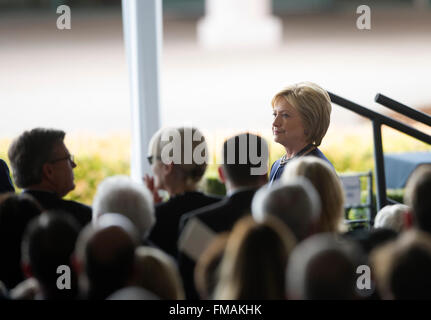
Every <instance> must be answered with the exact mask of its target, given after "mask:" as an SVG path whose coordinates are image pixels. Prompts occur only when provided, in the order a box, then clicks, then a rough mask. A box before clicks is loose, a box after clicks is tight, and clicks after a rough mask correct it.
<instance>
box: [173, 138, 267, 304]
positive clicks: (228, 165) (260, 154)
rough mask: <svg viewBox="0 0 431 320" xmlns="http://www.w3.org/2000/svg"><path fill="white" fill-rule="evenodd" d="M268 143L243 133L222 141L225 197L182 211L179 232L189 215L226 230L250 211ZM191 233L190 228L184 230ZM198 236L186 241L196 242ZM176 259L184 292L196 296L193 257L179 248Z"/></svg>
mask: <svg viewBox="0 0 431 320" xmlns="http://www.w3.org/2000/svg"><path fill="white" fill-rule="evenodd" d="M267 172H268V146H267V144H266V142H265V140H264V139H262V138H261V137H259V136H257V135H254V134H250V133H245V134H241V135H237V136H234V137H232V138H230V139H228V140H227V141H225V143H224V144H223V164H222V165H221V166H220V167H219V176H220V179H221V181H222V182H223V183H225V185H226V190H227V197H226V198H225V199H224V200H222V201H220V202H218V203H215V204H213V205H210V206H206V207H203V208H201V209H198V210H195V211H192V212H190V213H188V214H186V215H185V216H184V217H183V218H182V219H181V222H180V230H181V231H180V232H182V231H184V229H185V227H186V225H187V224H188V223H189V222H190V221H192V220H193V219H198V220H199V221H200V222H201V223H203V224H205V225H206V226H207V227H209V228H210V229H211V230H212V231H214V232H215V233H221V232H224V231H230V230H231V229H232V228H233V226H234V224H235V223H236V222H237V221H238V220H239V219H240V218H242V217H243V216H244V215H248V214H250V213H251V208H250V207H251V202H252V199H253V196H254V194H255V192H256V190H257V189H258V188H259V187H261V186H263V185H264V184H266V183H267V182H268V176H267ZM187 233H189V234H191V237H193V236H192V235H193V230H188V232H187ZM189 241H190V240H189ZM199 241H201V239H199V237H198V236H196V239H192V240H191V241H190V242H191V243H193V242H199ZM178 263H179V268H180V272H181V275H182V277H183V281H184V287H185V290H186V296H187V298H189V299H197V298H198V296H197V293H196V290H195V287H194V281H193V273H194V267H195V261H193V260H192V259H191V258H190V257H188V256H187V255H186V254H185V253H184V250H183V251H180V253H179V256H178Z"/></svg>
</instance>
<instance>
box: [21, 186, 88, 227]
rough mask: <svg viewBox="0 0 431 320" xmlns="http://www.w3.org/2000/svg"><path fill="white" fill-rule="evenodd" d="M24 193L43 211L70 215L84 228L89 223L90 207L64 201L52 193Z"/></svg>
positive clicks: (28, 191)
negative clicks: (34, 200) (57, 211)
mask: <svg viewBox="0 0 431 320" xmlns="http://www.w3.org/2000/svg"><path fill="white" fill-rule="evenodd" d="M23 192H24V193H27V194H30V195H32V196H33V197H34V198H35V199H36V200H37V201H38V202H39V204H40V205H41V206H42V208H43V209H44V210H51V209H53V210H59V211H63V212H64V213H66V214H70V215H71V216H72V217H74V218H75V220H76V221H77V222H78V223H79V225H80V226H81V228H82V227H84V226H85V225H86V224H87V223H89V222H90V221H91V215H92V210H91V207H89V206H87V205H85V204H82V203H79V202H76V201H71V200H64V199H62V198H60V197H59V196H57V195H56V194H55V193H53V192H48V191H39V190H25V191H23Z"/></svg>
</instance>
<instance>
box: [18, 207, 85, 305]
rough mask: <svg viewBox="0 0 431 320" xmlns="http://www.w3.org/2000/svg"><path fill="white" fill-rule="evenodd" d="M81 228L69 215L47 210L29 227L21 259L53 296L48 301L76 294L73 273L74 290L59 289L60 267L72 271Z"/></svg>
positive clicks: (72, 285)
mask: <svg viewBox="0 0 431 320" xmlns="http://www.w3.org/2000/svg"><path fill="white" fill-rule="evenodd" d="M78 233H79V226H78V224H77V222H76V221H75V220H74V219H73V218H72V217H70V216H68V215H65V214H62V213H60V212H56V211H47V212H45V213H43V214H41V215H40V216H39V217H37V218H35V219H34V220H33V221H32V222H31V223H30V224H29V226H28V228H27V230H26V234H25V236H24V239H23V244H22V259H23V261H24V263H28V264H29V265H30V267H31V272H32V274H33V275H34V277H35V278H36V279H37V280H38V281H39V283H41V285H42V287H45V288H46V289H47V290H48V291H49V292H50V294H52V296H50V297H46V298H48V299H57V298H58V299H61V298H74V295H75V294H76V293H77V285H75V284H76V283H77V282H76V280H77V279H76V278H75V275H74V274H73V273H72V274H71V276H72V277H71V283H72V284H71V289H70V290H60V289H58V288H57V287H56V283H57V279H58V277H59V274H58V273H57V271H58V267H59V266H67V267H68V268H69V269H70V270H72V268H71V255H72V253H73V251H74V249H75V242H76V239H77V237H78Z"/></svg>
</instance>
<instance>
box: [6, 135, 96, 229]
mask: <svg viewBox="0 0 431 320" xmlns="http://www.w3.org/2000/svg"><path fill="white" fill-rule="evenodd" d="M65 135H66V134H65V132H64V131H61V130H54V129H44V128H36V129H33V130H30V131H25V132H24V133H22V134H21V135H20V136H19V137H18V138H16V139H15V140H14V141H13V142H12V144H11V146H10V147H9V152H8V155H9V160H10V163H11V166H12V171H13V177H14V180H15V183H16V185H17V186H18V187H20V188H22V189H24V191H23V192H24V193H27V194H30V195H32V196H33V197H34V198H35V199H36V200H37V201H38V202H39V203H40V205H41V206H42V208H43V209H44V210H50V209H55V210H61V212H65V213H67V214H70V215H72V216H73V217H74V218H75V219H76V221H77V222H78V223H79V224H80V226H81V227H83V226H84V225H86V224H87V223H88V222H90V221H91V208H90V207H88V206H86V205H84V204H81V203H78V202H75V201H69V200H63V199H62V198H63V197H64V196H65V195H66V194H68V193H69V192H70V191H72V190H73V189H74V188H75V183H74V175H73V169H75V168H76V163H75V161H74V157H73V156H72V155H71V154H70V153H69V150H68V149H67V148H66V146H65V144H64V141H63V140H64V137H65ZM58 213H60V211H58Z"/></svg>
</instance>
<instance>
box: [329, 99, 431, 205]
mask: <svg viewBox="0 0 431 320" xmlns="http://www.w3.org/2000/svg"><path fill="white" fill-rule="evenodd" d="M328 94H329V96H330V98H331V101H332V102H333V103H335V104H337V105H339V106H340V107H343V108H345V109H348V110H350V111H352V112H355V113H356V114H359V115H361V116H363V117H366V118H368V119H370V120H371V121H372V124H373V138H374V167H375V177H376V187H377V192H376V193H377V194H376V198H377V199H376V200H377V210H380V209H382V208H383V207H384V206H385V205H386V204H388V203H393V202H394V201H393V200H391V199H388V198H387V196H386V180H385V165H384V160H383V144H382V130H381V126H382V125H387V126H388V127H391V128H393V129H395V130H398V131H400V132H403V133H405V134H407V135H409V136H411V137H413V138H416V139H418V140H420V141H423V142H425V143H428V144H431V136H430V135H428V134H426V133H423V132H421V131H419V130H417V129H415V128H413V127H411V126H409V125H407V124H405V123H403V122H400V121H398V120H394V119H392V118H389V117H387V116H385V115H382V114H380V113H378V112H375V111H372V110H370V109H367V108H365V107H363V106H360V105H359V104H357V103H354V102H352V101H349V100H347V99H344V98H342V97H340V96H337V95H336V94H333V93H331V92H328ZM376 101H377V102H379V103H381V104H383V105H385V106H386V107H388V108H390V109H392V110H394V111H397V112H399V113H401V114H402V115H404V116H407V117H409V118H412V119H414V120H417V121H420V122H422V123H425V124H428V125H430V123H431V121H430V117H429V116H428V115H426V114H424V113H422V112H419V111H417V110H414V109H412V108H410V107H407V106H405V105H402V104H401V103H398V102H396V101H395V100H392V99H390V98H388V97H385V96H383V95H381V94H378V95H377V96H376Z"/></svg>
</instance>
